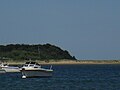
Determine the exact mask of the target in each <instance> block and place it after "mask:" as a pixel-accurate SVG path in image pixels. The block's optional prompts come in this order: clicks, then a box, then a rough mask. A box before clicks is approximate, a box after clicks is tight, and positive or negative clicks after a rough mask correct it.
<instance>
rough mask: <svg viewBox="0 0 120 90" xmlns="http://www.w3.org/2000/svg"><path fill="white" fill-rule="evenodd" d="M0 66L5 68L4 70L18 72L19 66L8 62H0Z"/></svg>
mask: <svg viewBox="0 0 120 90" xmlns="http://www.w3.org/2000/svg"><path fill="white" fill-rule="evenodd" d="M0 68H1V69H2V70H5V72H20V68H19V67H15V66H9V65H8V64H4V63H1V64H0Z"/></svg>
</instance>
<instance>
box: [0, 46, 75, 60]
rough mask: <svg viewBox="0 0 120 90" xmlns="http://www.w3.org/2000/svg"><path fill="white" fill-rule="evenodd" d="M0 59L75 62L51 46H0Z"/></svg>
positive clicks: (73, 58) (67, 53) (69, 56)
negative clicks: (68, 60) (66, 60)
mask: <svg viewBox="0 0 120 90" xmlns="http://www.w3.org/2000/svg"><path fill="white" fill-rule="evenodd" d="M0 59H1V60H2V59H10V60H28V59H31V60H50V59H54V60H59V59H71V60H76V58H75V57H74V56H71V55H70V54H69V52H68V51H66V50H62V49H61V48H59V47H57V46H55V45H51V44H44V45H41V44H38V45H27V44H9V45H0Z"/></svg>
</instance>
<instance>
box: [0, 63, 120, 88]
mask: <svg viewBox="0 0 120 90" xmlns="http://www.w3.org/2000/svg"><path fill="white" fill-rule="evenodd" d="M53 69H54V73H53V77H51V78H26V79H22V78H21V76H22V75H21V73H6V74H0V90H120V65H53Z"/></svg>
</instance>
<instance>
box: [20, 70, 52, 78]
mask: <svg viewBox="0 0 120 90" xmlns="http://www.w3.org/2000/svg"><path fill="white" fill-rule="evenodd" d="M21 72H22V75H23V76H25V77H26V78H30V77H51V76H52V71H45V70H21Z"/></svg>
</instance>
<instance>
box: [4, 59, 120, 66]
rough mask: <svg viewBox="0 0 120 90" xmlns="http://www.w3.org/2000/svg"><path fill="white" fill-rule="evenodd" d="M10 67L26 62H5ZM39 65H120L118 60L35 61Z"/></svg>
mask: <svg viewBox="0 0 120 90" xmlns="http://www.w3.org/2000/svg"><path fill="white" fill-rule="evenodd" d="M6 62H7V63H8V64H10V65H16V64H21V65H23V64H24V63H25V62H27V61H6ZM35 62H38V63H39V64H52V65H54V64H120V60H76V61H75V60H58V61H55V60H50V61H49V62H45V61H39V60H35Z"/></svg>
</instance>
